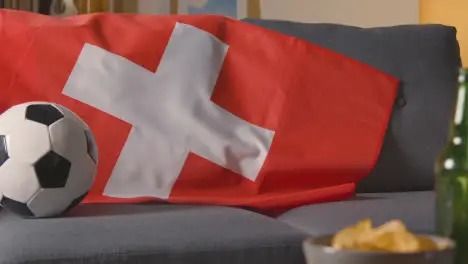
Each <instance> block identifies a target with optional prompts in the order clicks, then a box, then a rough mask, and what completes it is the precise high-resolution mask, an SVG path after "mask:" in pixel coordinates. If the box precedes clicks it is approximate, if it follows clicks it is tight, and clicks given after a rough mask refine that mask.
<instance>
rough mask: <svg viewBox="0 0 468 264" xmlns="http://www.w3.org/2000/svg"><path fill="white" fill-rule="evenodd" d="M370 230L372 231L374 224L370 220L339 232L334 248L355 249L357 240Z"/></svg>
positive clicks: (334, 238) (334, 240)
mask: <svg viewBox="0 0 468 264" xmlns="http://www.w3.org/2000/svg"><path fill="white" fill-rule="evenodd" d="M370 230H372V222H371V220H370V219H366V220H362V221H359V222H358V223H357V224H356V225H355V226H351V227H348V228H345V229H343V230H341V231H340V232H338V233H337V234H336V235H335V236H334V237H333V240H332V246H333V247H334V248H337V249H353V248H355V247H356V243H357V240H356V238H357V237H359V236H360V235H361V234H363V233H365V232H367V231H370Z"/></svg>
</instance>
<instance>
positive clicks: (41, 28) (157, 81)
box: [0, 11, 397, 209]
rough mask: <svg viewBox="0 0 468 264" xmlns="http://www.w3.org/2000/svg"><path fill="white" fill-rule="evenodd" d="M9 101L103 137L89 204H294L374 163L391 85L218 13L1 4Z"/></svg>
mask: <svg viewBox="0 0 468 264" xmlns="http://www.w3.org/2000/svg"><path fill="white" fill-rule="evenodd" d="M0 19H2V23H3V26H2V29H3V31H2V32H1V33H0V40H1V41H2V49H3V50H15V54H11V53H8V52H1V53H0V65H1V67H2V71H1V73H0V84H1V85H2V87H8V94H7V96H2V98H0V106H1V109H0V111H2V110H5V109H6V108H8V107H10V106H12V105H14V104H18V103H21V102H25V101H51V102H57V103H59V104H62V105H64V106H66V107H68V108H70V109H71V110H73V111H74V112H75V113H77V114H78V115H80V116H81V117H82V118H83V119H84V120H85V121H86V122H87V123H88V124H89V126H90V127H91V129H92V130H93V132H94V134H95V137H96V141H97V144H98V147H99V152H100V156H99V158H100V160H99V168H98V175H97V178H96V181H95V183H94V185H93V188H92V189H91V191H90V193H89V195H88V197H87V198H86V200H85V201H86V202H106V203H115V202H119V203H135V202H146V201H154V200H165V201H169V202H173V203H203V204H220V205H236V206H250V207H257V208H261V209H272V208H286V207H292V206H297V205H300V204H307V203H313V202H323V201H332V200H337V199H342V198H345V197H347V196H349V195H351V194H353V191H354V183H355V182H356V181H358V180H360V179H362V178H363V177H365V176H366V175H367V174H368V172H369V171H370V170H371V169H372V167H373V166H374V165H375V162H376V160H377V156H378V154H379V151H380V148H381V144H382V140H383V136H384V132H385V130H386V127H387V123H388V120H389V117H390V112H391V108H392V104H393V100H394V97H395V93H396V89H397V81H396V80H395V79H394V78H392V77H389V76H387V75H385V74H383V73H381V72H379V71H377V70H375V69H372V68H370V67H368V66H365V65H363V64H361V63H359V62H356V61H354V60H351V59H348V58H346V57H344V56H341V55H338V54H336V53H334V52H332V51H329V50H326V49H323V48H321V47H318V46H315V45H312V44H310V43H307V42H305V41H303V40H299V39H295V38H292V37H289V36H286V35H282V34H279V33H275V32H272V31H269V30H266V29H262V28H260V27H256V26H252V25H248V24H246V23H243V22H240V21H236V20H231V19H228V18H224V17H219V16H208V15H199V16H151V15H118V14H96V15H86V16H76V17H72V18H67V19H63V18H53V17H47V16H41V15H37V14H29V13H23V12H15V11H0Z"/></svg>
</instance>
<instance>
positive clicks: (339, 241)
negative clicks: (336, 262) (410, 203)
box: [332, 219, 446, 253]
mask: <svg viewBox="0 0 468 264" xmlns="http://www.w3.org/2000/svg"><path fill="white" fill-rule="evenodd" d="M332 247H334V248H336V249H349V250H361V251H384V252H394V253H414V252H421V251H431V250H441V249H443V248H446V247H443V246H441V245H438V244H437V243H436V242H434V240H432V239H431V238H429V237H424V236H417V235H414V234H412V233H411V232H409V231H408V229H407V228H406V226H405V224H404V223H403V222H401V221H400V220H392V221H389V222H387V223H385V224H383V225H381V226H379V227H376V228H373V227H372V222H371V220H369V219H365V220H362V221H359V222H358V223H357V224H356V225H355V226H350V227H347V228H344V229H343V230H341V231H339V232H338V233H336V235H335V236H334V237H333V239H332Z"/></svg>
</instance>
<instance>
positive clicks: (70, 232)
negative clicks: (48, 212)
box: [0, 204, 306, 264]
mask: <svg viewBox="0 0 468 264" xmlns="http://www.w3.org/2000/svg"><path fill="white" fill-rule="evenodd" d="M305 236H306V235H305V234H304V233H302V232H299V231H297V230H296V229H294V228H292V227H290V226H288V225H286V224H284V223H282V222H279V221H276V220H275V219H271V218H268V217H265V216H262V215H258V214H256V213H253V212H249V211H244V210H241V209H234V208H223V207H193V206H182V205H181V206H175V205H171V206H168V205H99V204H92V205H80V206H79V207H77V208H76V209H75V210H73V211H72V212H71V214H70V215H69V216H66V217H62V218H49V219H29V220H27V219H21V218H19V217H17V216H15V215H13V214H11V213H9V212H8V211H6V210H2V211H1V212H0V264H3V263H8V264H16V263H31V264H32V263H44V264H45V263H47V264H55V263H86V264H93V263H100V264H103V263H112V264H119V263H132V264H138V263H167V264H172V263H204V264H209V263H216V264H218V263H223V264H224V263H242V264H248V263H255V264H257V263H303V262H304V260H303V256H302V252H301V241H302V240H303V239H304V238H305Z"/></svg>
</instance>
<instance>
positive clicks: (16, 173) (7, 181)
mask: <svg viewBox="0 0 468 264" xmlns="http://www.w3.org/2000/svg"><path fill="white" fill-rule="evenodd" d="M40 188H41V187H40V186H39V181H38V179H37V177H36V173H35V172H34V168H33V166H32V165H31V164H27V163H23V162H21V161H18V160H16V159H13V158H12V159H8V160H7V161H6V162H5V163H4V164H3V165H2V166H0V192H1V193H2V194H3V196H4V197H8V198H10V199H12V200H15V201H17V202H21V203H27V202H28V201H29V199H31V197H33V196H34V194H36V192H38V191H39V190H40Z"/></svg>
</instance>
